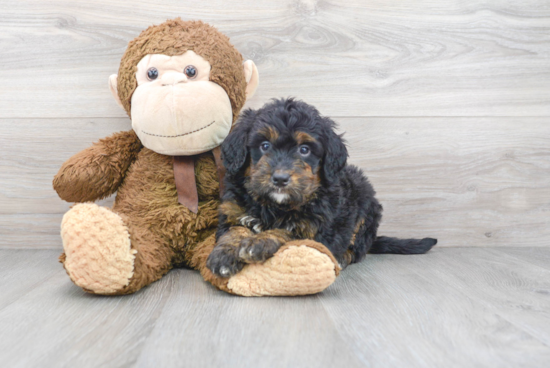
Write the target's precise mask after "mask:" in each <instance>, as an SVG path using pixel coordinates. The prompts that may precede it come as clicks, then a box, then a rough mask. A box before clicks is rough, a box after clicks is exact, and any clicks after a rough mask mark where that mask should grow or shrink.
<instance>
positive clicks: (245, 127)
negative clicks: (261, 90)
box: [222, 109, 256, 175]
mask: <svg viewBox="0 0 550 368" xmlns="http://www.w3.org/2000/svg"><path fill="white" fill-rule="evenodd" d="M255 117H256V111H254V110H251V109H248V110H245V111H243V112H242V113H241V116H240V117H239V120H238V121H237V123H236V124H235V127H234V128H233V130H232V131H231V133H229V135H228V136H227V138H225V140H224V141H223V143H222V161H223V165H224V166H225V169H226V170H227V173H228V174H230V175H235V174H237V173H238V172H239V170H240V169H241V168H242V167H243V165H244V164H245V162H246V157H247V156H248V134H249V133H250V130H251V129H252V125H254V119H255Z"/></svg>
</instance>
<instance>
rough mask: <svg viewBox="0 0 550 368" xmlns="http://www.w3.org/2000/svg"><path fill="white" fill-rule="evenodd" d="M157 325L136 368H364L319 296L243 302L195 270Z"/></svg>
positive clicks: (187, 275) (186, 276) (183, 278)
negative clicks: (216, 286) (217, 288)
mask: <svg viewBox="0 0 550 368" xmlns="http://www.w3.org/2000/svg"><path fill="white" fill-rule="evenodd" d="M178 272H179V275H181V276H180V278H179V279H178V280H180V282H179V283H178V287H177V288H174V289H173V290H174V291H173V292H172V294H171V295H170V297H171V299H170V302H169V305H167V306H166V307H165V308H164V309H163V312H162V315H161V316H160V318H159V319H158V320H157V321H156V323H155V328H154V330H153V331H152V333H151V334H150V335H149V337H148V338H147V340H146V342H145V347H144V348H143V350H142V352H141V354H140V355H139V358H138V360H137V363H136V367H151V366H161V367H180V366H181V364H182V363H181V362H185V365H186V366H189V367H339V366H341V367H362V366H363V367H364V366H365V364H364V362H361V361H360V360H359V359H357V357H356V356H355V355H354V354H352V352H351V350H350V348H349V346H348V342H347V341H344V340H342V339H341V338H340V336H339V329H340V326H338V325H335V324H334V323H332V322H331V321H330V319H329V317H328V315H327V314H326V312H325V310H324V308H323V306H322V304H321V302H320V298H322V296H309V297H296V298H242V297H235V296H231V295H228V294H226V293H223V292H221V291H217V290H215V289H214V288H213V287H212V286H210V285H209V284H206V283H205V282H204V281H203V280H202V279H201V277H200V276H199V275H198V274H197V273H196V272H193V271H178Z"/></svg>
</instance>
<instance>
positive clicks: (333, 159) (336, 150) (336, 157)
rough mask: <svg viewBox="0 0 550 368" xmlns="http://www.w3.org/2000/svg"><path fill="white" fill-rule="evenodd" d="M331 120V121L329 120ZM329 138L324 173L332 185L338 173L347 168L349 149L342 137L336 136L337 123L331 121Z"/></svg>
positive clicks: (324, 160)
mask: <svg viewBox="0 0 550 368" xmlns="http://www.w3.org/2000/svg"><path fill="white" fill-rule="evenodd" d="M328 120H330V119H328ZM329 124H330V125H329V126H330V127H331V128H330V129H328V132H327V136H328V141H327V145H326V151H325V157H324V159H323V173H324V175H325V179H326V180H327V181H328V182H329V183H331V182H333V181H334V180H335V179H336V178H337V177H338V173H339V172H340V171H341V170H342V169H343V168H344V166H346V161H347V159H348V149H347V148H346V145H345V144H344V140H343V139H342V137H341V136H339V135H338V134H336V133H335V132H334V130H333V128H334V127H335V125H336V124H335V123H334V122H333V121H332V120H330V121H329Z"/></svg>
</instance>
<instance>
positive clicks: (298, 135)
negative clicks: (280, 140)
mask: <svg viewBox="0 0 550 368" xmlns="http://www.w3.org/2000/svg"><path fill="white" fill-rule="evenodd" d="M294 139H296V142H297V143H298V144H299V145H300V144H304V143H308V142H316V141H317V140H316V139H315V138H313V137H312V136H311V135H309V134H307V133H306V132H295V133H294Z"/></svg>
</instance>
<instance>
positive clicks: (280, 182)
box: [271, 170, 290, 188]
mask: <svg viewBox="0 0 550 368" xmlns="http://www.w3.org/2000/svg"><path fill="white" fill-rule="evenodd" d="M271 182H272V183H273V185H275V186H276V187H279V188H284V187H286V186H287V185H288V183H289V182H290V174H289V173H287V172H284V171H281V170H276V171H275V172H274V173H273V175H271Z"/></svg>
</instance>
